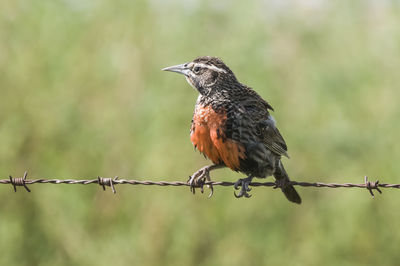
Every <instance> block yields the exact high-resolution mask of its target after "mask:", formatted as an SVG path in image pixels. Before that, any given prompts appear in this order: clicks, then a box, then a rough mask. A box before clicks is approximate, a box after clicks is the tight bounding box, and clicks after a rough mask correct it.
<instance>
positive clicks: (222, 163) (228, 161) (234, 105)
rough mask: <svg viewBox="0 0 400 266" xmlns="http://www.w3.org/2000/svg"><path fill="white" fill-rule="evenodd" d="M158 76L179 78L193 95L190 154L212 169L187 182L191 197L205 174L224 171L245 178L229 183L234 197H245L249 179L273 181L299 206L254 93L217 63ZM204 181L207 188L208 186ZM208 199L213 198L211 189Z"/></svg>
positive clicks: (269, 120)
mask: <svg viewBox="0 0 400 266" xmlns="http://www.w3.org/2000/svg"><path fill="white" fill-rule="evenodd" d="M162 70H163V71H170V72H176V73H179V74H183V75H184V76H185V78H186V80H187V82H188V83H189V84H190V85H191V86H192V87H193V88H194V89H195V90H196V91H197V92H198V93H199V95H198V98H197V101H196V105H195V108H194V112H193V118H192V122H191V127H190V140H191V142H192V144H193V145H194V147H195V149H197V150H198V151H200V152H201V153H203V154H204V155H205V156H206V158H208V159H210V160H211V161H212V163H213V164H211V165H208V166H205V167H203V168H201V169H199V170H198V171H196V172H195V173H194V174H193V175H191V176H190V177H189V180H188V184H189V185H190V190H191V191H192V192H193V193H194V192H195V188H196V187H201V192H203V185H204V184H205V183H206V181H210V182H211V178H210V172H211V171H212V170H215V169H219V168H224V167H228V168H230V169H231V170H233V171H236V172H240V173H242V174H244V175H246V178H240V179H238V180H237V181H236V182H235V183H234V188H235V190H239V189H240V191H239V192H238V194H236V193H235V192H234V194H235V196H236V197H237V198H241V197H243V196H244V197H245V198H249V197H250V196H251V195H250V194H249V192H250V190H251V188H250V187H249V185H250V184H251V182H252V180H253V178H254V177H256V178H266V177H269V176H274V177H275V179H276V182H275V184H276V187H279V188H281V190H282V192H283V194H284V195H285V196H286V198H287V199H288V200H289V201H291V202H294V203H297V204H300V203H301V198H300V196H299V194H298V193H297V191H296V190H295V188H294V187H293V185H292V184H290V179H289V176H288V174H287V173H286V170H285V168H284V167H283V163H282V160H281V159H282V157H287V158H289V155H288V153H287V145H286V143H285V140H284V139H283V137H282V135H281V133H280V132H279V130H278V128H277V126H276V121H275V119H274V118H273V117H272V115H271V114H270V111H274V109H273V108H272V106H271V105H270V104H269V103H268V102H267V101H265V100H264V99H263V98H262V97H261V96H260V95H259V94H258V93H257V92H256V91H255V90H253V89H252V88H250V87H248V86H246V85H244V84H242V83H240V82H239V81H238V80H237V78H236V76H235V74H234V73H233V72H232V70H231V69H230V68H229V67H228V66H227V65H226V64H225V63H224V62H223V61H222V60H221V59H219V58H217V57H211V56H201V57H198V58H196V59H194V60H193V61H190V62H187V63H184V64H179V65H174V66H170V67H166V68H163V69H162ZM210 182H207V183H210ZM210 188H211V194H210V196H211V195H212V193H213V189H212V186H211V187H210Z"/></svg>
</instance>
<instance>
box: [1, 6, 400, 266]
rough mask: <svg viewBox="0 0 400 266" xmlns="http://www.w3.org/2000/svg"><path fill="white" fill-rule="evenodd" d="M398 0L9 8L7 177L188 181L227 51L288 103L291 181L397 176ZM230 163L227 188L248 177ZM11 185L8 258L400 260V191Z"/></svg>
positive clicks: (4, 121) (5, 197) (5, 189)
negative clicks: (288, 194) (210, 70)
mask: <svg viewBox="0 0 400 266" xmlns="http://www.w3.org/2000/svg"><path fill="white" fill-rule="evenodd" d="M399 12H400V9H399V6H398V4H397V2H396V1H389V0H388V1H322V0H321V1H272V0H270V1H261V2H257V1H254V2H250V3H249V2H247V1H198V0H193V1H173V0H171V1H161V0H151V1H148V2H146V1H122V0H118V1H77V0H64V1H61V0H53V1H50V0H43V1H26V0H20V1H4V0H3V1H0V92H1V96H0V176H1V177H2V178H6V177H7V176H8V174H13V175H18V174H22V173H23V172H24V171H25V170H28V171H29V173H30V176H31V177H32V178H39V177H46V178H53V177H57V178H79V177H81V178H83V177H85V178H95V177H96V176H97V175H101V176H115V175H118V176H121V177H124V178H139V179H151V180H186V179H187V176H188V175H189V174H191V173H192V172H194V171H195V170H197V169H198V168H200V167H201V166H204V165H206V164H207V163H208V162H207V161H206V160H204V158H203V157H202V156H201V155H200V154H198V153H195V152H194V151H193V147H192V145H191V143H190V141H189V124H190V119H191V115H192V110H193V106H194V103H195V99H196V97H197V95H196V92H195V91H193V89H191V88H190V87H189V85H188V84H187V83H186V81H185V80H184V79H183V78H182V77H181V76H178V75H174V74H171V73H164V72H162V71H160V69H161V68H163V67H166V66H170V65H173V64H178V63H183V62H185V61H189V60H192V59H193V58H195V57H197V56H200V55H213V56H218V57H221V58H222V59H223V60H224V61H225V62H226V63H227V64H228V65H229V66H230V67H231V68H232V70H233V71H234V72H235V73H236V74H237V77H238V79H239V80H240V81H241V82H243V83H245V84H247V85H249V86H251V87H253V88H254V89H255V90H257V91H258V92H259V93H260V94H261V95H262V96H263V97H264V98H266V99H268V101H269V102H270V103H271V104H272V106H273V107H274V108H275V109H276V112H275V114H274V116H275V118H276V120H277V121H278V125H279V128H280V129H281V132H282V134H283V136H284V137H285V139H286V141H287V144H288V146H289V154H290V156H291V159H290V160H285V161H284V163H285V165H286V168H287V171H288V173H289V174H290V175H291V177H292V179H294V180H302V181H322V182H353V183H361V182H363V176H364V175H369V176H370V179H371V180H374V179H376V178H379V180H381V181H384V182H387V183H399V180H398V178H396V177H398V175H399V173H400V165H399V164H398V163H397V162H396V161H397V159H398V158H399V157H400V147H399V144H398V136H399V133H400V123H399V122H400V121H399V117H400V111H399V110H400V109H399V108H398V105H397V101H398V100H399V98H400V90H399V88H398V84H400V75H399V69H400V60H399V56H400V49H399V48H400V13H399ZM240 176H241V175H239V174H236V173H232V172H231V171H229V170H220V171H217V172H215V173H214V175H213V178H214V179H215V180H236V179H237V178H238V177H240ZM31 188H32V193H30V194H28V193H26V192H25V191H23V190H22V189H21V191H20V192H18V193H14V192H13V191H12V188H11V187H10V186H4V185H3V186H0V236H1V237H0V250H1V256H0V265H99V266H100V265H267V264H269V265H398V262H399V260H400V253H399V252H398V247H399V246H400V233H399V231H398V230H397V229H398V221H399V219H400V214H399V212H398V205H399V193H398V191H391V190H385V191H384V194H383V195H378V197H377V198H376V199H375V200H371V199H370V197H369V193H368V192H367V191H366V190H365V191H364V190H357V189H353V190H347V189H337V190H328V189H312V188H304V189H302V188H299V189H298V190H299V192H300V193H301V195H302V198H303V204H302V205H301V206H294V205H293V204H290V203H289V202H287V201H286V200H285V198H284V197H283V195H282V193H280V192H279V191H277V190H272V189H268V188H255V189H253V191H252V193H253V197H252V198H251V199H248V200H246V199H244V200H236V199H235V198H234V197H233V191H232V188H221V187H218V188H216V193H215V195H214V197H213V198H212V199H207V198H206V196H205V195H199V194H196V195H195V196H193V195H191V194H190V193H189V189H185V188H182V187H180V188H160V187H131V186H117V191H118V194H117V195H113V194H112V193H111V192H110V191H107V192H106V193H104V192H103V191H102V189H101V188H100V187H96V186H87V187H83V186H78V185H77V186H72V185H71V186H61V185H60V186H52V185H41V186H39V185H33V186H31Z"/></svg>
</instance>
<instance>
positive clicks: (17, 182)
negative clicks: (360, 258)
mask: <svg viewBox="0 0 400 266" xmlns="http://www.w3.org/2000/svg"><path fill="white" fill-rule="evenodd" d="M0 184H11V185H12V186H13V188H14V191H15V192H17V186H23V187H24V188H25V189H26V190H27V191H28V192H31V191H30V189H29V188H28V187H27V185H32V184H68V185H73V184H80V185H89V184H98V185H100V186H102V187H103V190H105V189H106V188H105V186H109V187H111V189H112V191H113V193H114V194H115V193H116V190H115V187H114V185H143V186H189V184H188V183H187V182H182V181H150V180H134V179H118V177H117V176H116V177H114V178H105V177H100V176H98V177H97V179H45V178H40V179H27V172H25V173H24V175H23V177H18V178H13V177H12V176H11V175H10V176H9V179H0ZM202 185H211V186H223V187H229V186H233V185H235V182H204V183H203V184H202ZM286 185H293V186H301V187H317V188H321V187H325V188H364V189H367V190H368V191H369V192H370V194H371V196H372V197H374V193H373V190H377V191H378V192H379V193H382V191H381V190H380V188H397V189H400V184H386V183H379V181H375V182H371V181H368V179H367V177H365V178H364V183H362V184H353V183H321V182H314V183H311V182H298V181H290V182H288V183H287V184H286ZM250 186H253V187H273V188H277V187H279V185H278V184H277V183H275V182H252V183H250ZM201 187H202V186H201Z"/></svg>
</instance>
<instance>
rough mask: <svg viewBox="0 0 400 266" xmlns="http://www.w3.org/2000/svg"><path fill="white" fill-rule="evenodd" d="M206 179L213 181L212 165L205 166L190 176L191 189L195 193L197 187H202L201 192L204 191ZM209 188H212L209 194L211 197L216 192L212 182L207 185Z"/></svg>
mask: <svg viewBox="0 0 400 266" xmlns="http://www.w3.org/2000/svg"><path fill="white" fill-rule="evenodd" d="M206 181H211V178H210V166H205V167H203V168H201V169H199V170H198V171H197V172H196V173H194V174H193V175H191V176H189V180H188V184H189V186H190V191H191V192H192V193H193V194H195V193H196V187H198V188H200V191H201V193H203V192H204V188H203V187H204V184H205V182H206ZM207 187H208V188H210V190H211V191H210V194H209V195H208V197H209V198H211V196H212V195H213V193H214V188H213V186H212V185H211V184H208V185H207Z"/></svg>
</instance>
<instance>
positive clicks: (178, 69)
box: [162, 64, 190, 76]
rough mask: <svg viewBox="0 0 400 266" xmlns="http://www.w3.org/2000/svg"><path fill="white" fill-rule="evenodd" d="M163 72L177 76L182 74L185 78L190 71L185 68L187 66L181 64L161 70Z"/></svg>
mask: <svg viewBox="0 0 400 266" xmlns="http://www.w3.org/2000/svg"><path fill="white" fill-rule="evenodd" d="M162 70H163V71H171V72H176V73H179V74H183V75H185V76H188V75H189V71H190V69H189V68H188V67H187V64H181V65H176V66H170V67H166V68H163V69H162Z"/></svg>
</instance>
